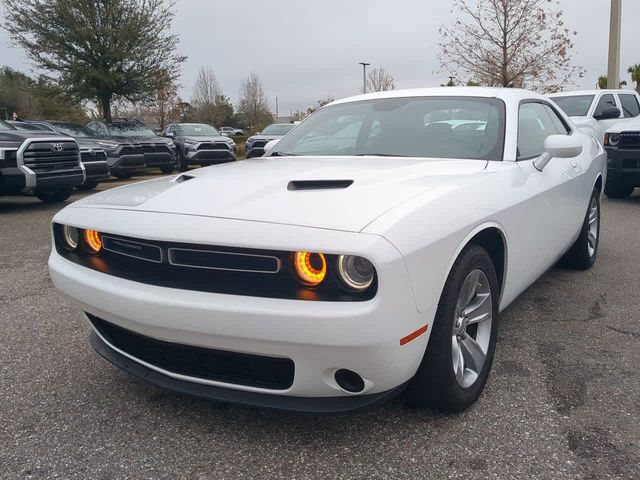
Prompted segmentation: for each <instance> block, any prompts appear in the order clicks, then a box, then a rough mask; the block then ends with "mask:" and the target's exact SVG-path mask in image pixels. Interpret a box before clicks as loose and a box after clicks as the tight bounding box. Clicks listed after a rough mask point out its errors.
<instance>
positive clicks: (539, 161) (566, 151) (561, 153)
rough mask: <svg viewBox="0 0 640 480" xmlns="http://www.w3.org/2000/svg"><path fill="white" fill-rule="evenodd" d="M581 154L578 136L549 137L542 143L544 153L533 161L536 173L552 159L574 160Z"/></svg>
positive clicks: (580, 141) (580, 142)
mask: <svg viewBox="0 0 640 480" xmlns="http://www.w3.org/2000/svg"><path fill="white" fill-rule="evenodd" d="M581 153H582V140H581V139H580V136H578V135H550V136H548V137H547V139H546V140H545V141H544V153H543V154H542V155H540V156H539V157H538V158H536V159H535V160H534V161H533V166H534V167H536V169H537V170H538V171H540V172H541V171H542V170H544V167H546V166H547V164H548V163H549V162H550V161H551V159H552V158H575V157H577V156H578V155H580V154H581Z"/></svg>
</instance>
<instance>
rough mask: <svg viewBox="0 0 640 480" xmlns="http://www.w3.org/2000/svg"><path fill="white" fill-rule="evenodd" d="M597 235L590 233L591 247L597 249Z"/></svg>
mask: <svg viewBox="0 0 640 480" xmlns="http://www.w3.org/2000/svg"><path fill="white" fill-rule="evenodd" d="M596 240H597V239H596V235H595V234H594V233H593V232H589V246H590V247H591V248H596Z"/></svg>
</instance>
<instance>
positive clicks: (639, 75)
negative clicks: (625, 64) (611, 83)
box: [628, 63, 640, 93]
mask: <svg viewBox="0 0 640 480" xmlns="http://www.w3.org/2000/svg"><path fill="white" fill-rule="evenodd" d="M628 72H629V74H631V80H633V81H634V82H636V91H637V92H638V93H640V63H636V64H635V65H633V66H631V67H629V70H628Z"/></svg>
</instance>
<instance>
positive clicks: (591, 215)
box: [589, 208, 598, 225]
mask: <svg viewBox="0 0 640 480" xmlns="http://www.w3.org/2000/svg"><path fill="white" fill-rule="evenodd" d="M597 220H598V209H597V208H592V209H591V211H590V212H589V225H593V224H594V223H595V222H596V221H597Z"/></svg>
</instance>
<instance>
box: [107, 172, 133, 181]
mask: <svg viewBox="0 0 640 480" xmlns="http://www.w3.org/2000/svg"><path fill="white" fill-rule="evenodd" d="M112 175H113V176H114V177H116V178H120V179H122V180H126V179H128V178H131V172H117V173H112Z"/></svg>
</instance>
